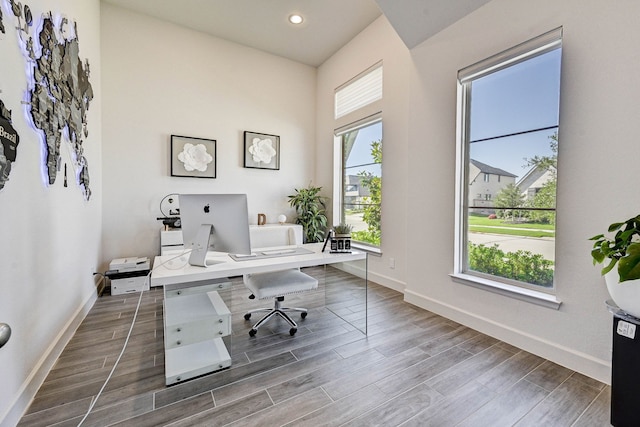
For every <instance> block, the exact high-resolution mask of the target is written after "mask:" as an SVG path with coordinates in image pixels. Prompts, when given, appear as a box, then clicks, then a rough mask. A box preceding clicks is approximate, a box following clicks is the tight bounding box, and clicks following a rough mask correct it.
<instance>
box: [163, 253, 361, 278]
mask: <svg viewBox="0 0 640 427" xmlns="http://www.w3.org/2000/svg"><path fill="white" fill-rule="evenodd" d="M322 245H323V244H322V243H310V244H305V245H301V247H303V248H305V249H309V250H311V251H313V252H312V253H310V254H303V255H289V256H280V257H273V258H259V259H248V260H244V261H234V260H233V259H232V258H231V257H230V256H229V255H227V254H225V253H220V252H217V253H216V252H211V253H209V254H208V256H207V260H213V261H218V262H220V263H219V264H215V265H212V266H209V267H206V268H205V267H195V266H192V265H189V263H188V259H189V255H188V254H185V255H182V256H180V251H177V252H175V253H173V254H168V255H164V256H158V257H156V258H155V260H154V262H153V272H152V273H151V286H164V285H171V284H176V283H187V282H196V281H202V280H209V279H220V278H224V277H233V276H242V275H243V274H251V273H266V272H269V271H277V270H284V269H287V268H302V267H314V266H317V265H326V264H335V263H341V262H350V261H357V260H363V259H366V257H367V254H366V253H365V252H359V251H352V252H351V253H340V254H332V253H329V249H328V248H327V250H326V252H322ZM286 247H287V246H283V247H282V248H286ZM268 249H274V248H268ZM256 251H260V249H256Z"/></svg>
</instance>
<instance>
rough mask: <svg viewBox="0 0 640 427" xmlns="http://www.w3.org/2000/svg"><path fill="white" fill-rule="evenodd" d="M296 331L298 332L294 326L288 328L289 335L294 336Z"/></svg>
mask: <svg viewBox="0 0 640 427" xmlns="http://www.w3.org/2000/svg"><path fill="white" fill-rule="evenodd" d="M296 332H298V330H297V329H296V328H291V329H289V335H291V336H294V335H295V334H296Z"/></svg>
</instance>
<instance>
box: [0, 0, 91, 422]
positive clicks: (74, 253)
mask: <svg viewBox="0 0 640 427" xmlns="http://www.w3.org/2000/svg"><path fill="white" fill-rule="evenodd" d="M0 3H1V6H0V7H2V12H3V22H4V26H5V28H6V30H7V32H6V34H0V58H2V60H1V61H0V91H1V92H0V99H2V100H3V101H4V103H5V105H6V106H7V108H9V109H10V110H12V112H13V114H12V120H13V126H14V128H16V130H17V131H18V133H19V135H20V144H19V145H18V153H17V159H16V162H15V163H14V164H13V167H12V171H11V175H10V176H9V181H8V182H7V183H6V185H5V187H4V189H2V190H0V212H2V221H0V236H2V241H3V244H2V245H0V323H8V324H9V325H10V326H11V328H12V331H13V333H12V336H11V339H10V340H9V342H8V343H7V345H5V346H4V347H3V348H1V349H0V383H1V384H2V386H1V387H0V425H3V426H4V425H13V424H15V423H16V422H17V420H18V419H19V417H20V416H21V415H22V412H23V410H24V409H25V408H26V406H27V405H28V404H29V401H30V399H31V398H32V397H33V395H34V394H35V392H36V390H37V388H38V387H39V385H40V383H41V382H42V381H43V380H44V376H45V375H46V374H47V372H48V370H49V368H50V367H51V366H52V364H53V362H55V360H56V358H57V356H58V354H59V352H60V351H62V347H63V346H64V345H65V344H66V342H67V340H68V339H69V338H70V335H71V334H73V331H74V330H75V326H77V322H79V321H80V320H81V319H82V318H83V317H84V314H85V313H86V311H87V310H88V309H89V308H90V306H91V305H92V304H93V302H94V300H95V298H96V292H95V286H94V282H93V280H94V277H93V275H92V274H91V272H92V271H95V270H94V269H95V268H96V267H97V265H98V260H99V258H100V256H99V242H100V226H101V216H102V203H101V199H102V178H101V175H102V154H101V111H100V98H101V90H100V40H99V36H100V34H99V32H100V30H99V26H100V19H99V13H100V9H99V2H98V0H91V1H87V0H53V1H52V0H46V1H45V0H31V1H29V2H28V5H29V6H30V8H31V11H32V13H33V16H34V20H37V21H39V20H40V16H41V14H42V13H45V12H49V11H52V12H53V15H54V17H55V16H59V15H60V14H62V15H64V16H66V17H67V18H68V19H69V20H70V22H73V21H76V22H77V24H78V27H77V28H78V33H79V40H80V42H79V46H80V57H81V58H82V59H88V61H89V64H90V67H91V76H90V82H91V85H92V87H93V90H94V94H95V96H94V99H93V102H92V103H91V105H90V108H89V111H88V118H87V121H88V130H89V136H88V137H87V138H86V140H85V142H84V144H83V146H84V150H85V151H84V153H85V156H86V157H87V159H88V161H89V174H90V179H91V184H90V187H91V190H92V192H93V196H92V197H91V200H90V201H89V202H85V200H84V198H83V196H82V193H81V191H80V189H79V187H78V186H77V185H76V184H75V183H74V179H73V172H72V169H71V164H72V161H71V158H70V152H71V150H70V149H68V147H67V146H65V144H66V142H63V146H62V147H61V155H62V162H63V163H67V164H68V165H69V170H68V172H69V186H68V187H67V188H65V187H63V174H62V173H60V174H58V177H57V180H56V183H55V184H54V185H52V186H48V185H45V184H44V182H45V181H44V180H43V178H42V177H43V174H42V156H41V151H42V145H41V142H40V139H39V137H38V135H37V134H36V132H35V131H34V130H33V129H32V128H31V127H30V125H29V124H28V122H27V119H26V117H27V116H26V114H25V110H24V108H23V106H22V105H21V104H20V101H21V100H22V99H24V94H25V89H26V88H27V80H26V73H25V70H26V63H25V58H24V56H23V54H22V52H21V51H20V49H19V47H18V40H17V33H16V30H15V29H14V28H15V26H16V22H15V20H14V15H13V13H12V12H11V10H10V8H9V5H8V2H7V1H2V2H0ZM23 23H24V20H23ZM32 31H33V30H32Z"/></svg>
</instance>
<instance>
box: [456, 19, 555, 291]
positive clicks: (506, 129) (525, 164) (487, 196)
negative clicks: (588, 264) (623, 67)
mask: <svg viewBox="0 0 640 427" xmlns="http://www.w3.org/2000/svg"><path fill="white" fill-rule="evenodd" d="M561 36H562V32H561V29H557V30H554V31H551V32H549V33H547V34H544V35H542V36H540V37H538V38H536V39H533V40H530V41H528V42H525V43H523V44H521V45H518V46H516V47H514V48H513V49H510V50H508V51H506V52H502V53H500V54H498V55H496V56H494V57H491V58H488V59H487V60H485V61H482V62H480V63H478V64H475V65H473V66H471V67H468V68H466V69H463V70H461V71H460V72H459V73H458V80H459V89H460V92H459V93H460V96H459V110H460V114H459V117H460V118H461V119H460V123H459V126H460V132H459V135H460V139H459V141H458V191H457V203H458V209H457V212H458V215H457V242H456V266H455V269H456V273H459V274H464V275H468V276H471V277H472V278H473V277H475V278H478V279H480V280H483V281H484V283H491V282H495V283H501V284H507V285H509V286H511V285H513V286H516V287H524V288H531V289H534V290H538V291H542V292H547V293H553V291H554V289H555V288H554V269H555V227H556V187H557V173H558V163H557V161H558V144H559V133H558V131H559V102H560V65H561V53H562V49H561ZM472 280H473V279H472Z"/></svg>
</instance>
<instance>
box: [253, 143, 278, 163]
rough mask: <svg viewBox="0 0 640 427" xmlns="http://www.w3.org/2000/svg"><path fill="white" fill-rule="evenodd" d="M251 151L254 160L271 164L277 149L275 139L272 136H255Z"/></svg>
mask: <svg viewBox="0 0 640 427" xmlns="http://www.w3.org/2000/svg"><path fill="white" fill-rule="evenodd" d="M249 153H251V156H252V157H253V161H254V162H256V163H260V162H262V163H265V164H269V163H271V158H272V157H273V156H275V155H276V150H275V149H274V148H273V141H271V139H270V138H265V139H260V138H253V140H252V141H251V146H250V147H249Z"/></svg>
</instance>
